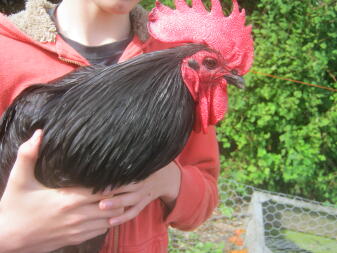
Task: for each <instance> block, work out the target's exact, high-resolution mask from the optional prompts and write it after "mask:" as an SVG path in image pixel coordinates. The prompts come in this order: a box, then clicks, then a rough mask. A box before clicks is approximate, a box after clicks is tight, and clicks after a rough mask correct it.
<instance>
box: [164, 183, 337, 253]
mask: <svg viewBox="0 0 337 253" xmlns="http://www.w3.org/2000/svg"><path fill="white" fill-rule="evenodd" d="M219 193H220V203H219V206H218V208H217V209H216V210H215V211H214V213H213V215H212V217H210V218H209V219H208V220H207V221H206V222H205V223H204V224H203V225H202V226H201V227H199V228H198V229H196V230H195V231H193V232H182V231H178V230H175V229H170V245H169V252H171V253H176V252H190V253H197V252H205V253H207V252H210V253H217V252H219V253H220V252H232V253H236V252H237V253H239V252H241V253H244V252H250V253H260V252H261V253H270V252H275V253H279V252H282V253H284V252H285V253H293V252H294V253H295V252H296V253H297V252H299V253H309V252H312V253H337V207H336V206H334V205H332V204H329V203H320V202H316V201H312V200H308V199H304V198H300V197H297V196H292V195H286V194H282V193H275V192H270V191H265V190H262V189H258V188H256V187H253V186H249V185H244V184H240V183H238V182H236V181H234V180H223V181H222V183H221V184H219Z"/></svg>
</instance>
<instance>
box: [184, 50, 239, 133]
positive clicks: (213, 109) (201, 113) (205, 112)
mask: <svg viewBox="0 0 337 253" xmlns="http://www.w3.org/2000/svg"><path fill="white" fill-rule="evenodd" d="M181 71H182V76H183V80H184V82H185V84H186V86H187V87H188V89H189V91H190V93H191V94H192V96H193V98H194V100H195V101H196V107H197V115H196V116H197V117H196V118H197V123H196V130H200V127H201V128H202V129H203V131H205V130H206V128H207V126H208V125H213V124H216V123H217V122H218V121H219V120H220V119H221V118H222V117H223V115H224V113H225V112H226V110H227V83H229V84H233V85H236V86H238V87H240V88H243V87H244V86H243V85H244V81H243V79H242V77H240V76H239V75H238V71H237V70H236V69H231V68H230V67H228V65H227V64H226V60H225V59H224V58H223V57H222V56H221V54H219V53H217V52H215V51H213V50H202V51H199V52H197V53H196V54H194V55H192V56H190V57H188V58H186V59H184V60H183V62H182V66H181Z"/></svg>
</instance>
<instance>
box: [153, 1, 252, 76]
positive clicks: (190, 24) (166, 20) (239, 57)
mask: <svg viewBox="0 0 337 253" xmlns="http://www.w3.org/2000/svg"><path fill="white" fill-rule="evenodd" d="M211 2H212V8H211V11H207V10H206V9H205V6H204V4H203V3H202V1H201V0H192V7H189V6H188V5H187V3H186V2H185V0H175V5H176V9H175V10H173V9H171V8H169V7H167V6H165V5H163V4H161V3H160V2H158V1H157V2H156V7H155V8H154V9H153V10H152V11H151V12H150V14H149V23H148V30H149V32H150V34H151V36H152V37H154V38H155V39H157V40H160V41H162V42H168V43H171V42H172V43H183V42H185V43H202V44H207V45H208V46H209V47H211V48H212V49H215V50H217V51H218V52H220V53H221V55H222V56H223V57H224V59H225V60H226V62H227V64H228V67H229V68H230V69H236V70H237V71H238V74H239V75H244V74H245V73H247V72H248V70H249V68H250V67H251V65H252V62H253V54H254V50H253V40H252V36H251V26H245V21H246V18H245V11H244V10H242V11H241V12H240V11H239V6H238V3H237V1H236V0H233V11H232V13H231V14H230V15H229V16H228V17H226V16H224V14H223V11H222V7H221V4H220V2H219V1H218V0H211Z"/></svg>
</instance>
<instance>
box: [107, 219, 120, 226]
mask: <svg viewBox="0 0 337 253" xmlns="http://www.w3.org/2000/svg"><path fill="white" fill-rule="evenodd" d="M109 223H110V225H111V226H117V225H119V224H120V222H119V220H116V219H110V221H109Z"/></svg>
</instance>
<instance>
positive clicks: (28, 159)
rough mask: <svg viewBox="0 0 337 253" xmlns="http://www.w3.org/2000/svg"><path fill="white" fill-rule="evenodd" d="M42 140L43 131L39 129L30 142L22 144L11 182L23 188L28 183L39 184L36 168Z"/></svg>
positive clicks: (11, 174) (11, 175) (10, 178)
mask: <svg viewBox="0 0 337 253" xmlns="http://www.w3.org/2000/svg"><path fill="white" fill-rule="evenodd" d="M41 140H42V130H41V129H38V130H36V131H35V132H34V134H33V136H32V137H31V138H30V139H29V140H28V141H26V142H24V143H23V144H21V146H20V147H19V150H18V153H17V157H16V161H15V163H14V166H13V168H12V171H11V173H10V176H9V179H8V180H9V181H10V180H15V184H16V185H21V186H22V185H25V184H27V183H29V184H31V183H32V182H37V181H36V179H35V176H34V168H35V163H36V160H37V158H38V153H39V147H40V144H41ZM32 180H33V181H32ZM10 185H11V184H10Z"/></svg>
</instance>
